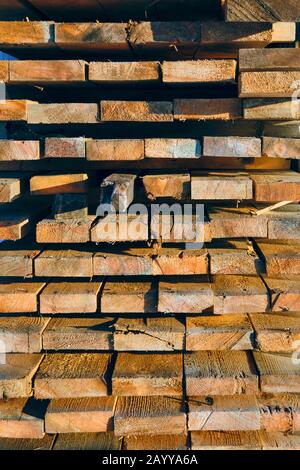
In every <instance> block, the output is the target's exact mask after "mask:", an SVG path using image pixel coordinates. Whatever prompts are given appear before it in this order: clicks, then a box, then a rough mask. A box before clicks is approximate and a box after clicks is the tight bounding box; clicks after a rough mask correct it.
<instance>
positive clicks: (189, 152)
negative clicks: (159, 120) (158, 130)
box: [145, 139, 201, 159]
mask: <svg viewBox="0 0 300 470" xmlns="http://www.w3.org/2000/svg"><path fill="white" fill-rule="evenodd" d="M200 156H201V143H200V141H199V140H195V139H145V158H168V159H190V158H198V157H200Z"/></svg>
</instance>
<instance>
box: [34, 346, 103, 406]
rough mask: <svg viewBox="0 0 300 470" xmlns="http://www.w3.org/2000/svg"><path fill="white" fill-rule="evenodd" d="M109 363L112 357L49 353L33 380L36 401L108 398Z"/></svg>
mask: <svg viewBox="0 0 300 470" xmlns="http://www.w3.org/2000/svg"><path fill="white" fill-rule="evenodd" d="M109 362H110V355H109V354H87V353H79V354H75V353H72V354H63V353H61V354H60V353H57V354H47V355H46V356H45V357H44V359H43V361H42V363H41V365H40V367H39V369H38V372H37V374H36V375H35V378H34V396H35V397H36V398H37V399H54V398H84V397H102V396H106V395H107V394H108V390H107V377H106V374H107V369H108V365H109Z"/></svg>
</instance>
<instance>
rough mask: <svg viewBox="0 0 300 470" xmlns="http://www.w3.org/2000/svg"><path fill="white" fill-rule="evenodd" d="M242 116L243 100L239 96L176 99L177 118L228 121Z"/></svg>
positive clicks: (175, 117)
mask: <svg viewBox="0 0 300 470" xmlns="http://www.w3.org/2000/svg"><path fill="white" fill-rule="evenodd" d="M241 117H242V110H241V102H240V100H239V99H238V98H221V99H218V100H216V99H175V100H174V119H175V120H179V121H185V120H197V121H198V120H221V121H228V120H233V119H240V118H241Z"/></svg>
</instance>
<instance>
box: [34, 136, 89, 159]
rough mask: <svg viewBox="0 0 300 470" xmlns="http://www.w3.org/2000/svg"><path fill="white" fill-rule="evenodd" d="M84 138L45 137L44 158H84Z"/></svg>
mask: <svg viewBox="0 0 300 470" xmlns="http://www.w3.org/2000/svg"><path fill="white" fill-rule="evenodd" d="M85 153H86V152H85V139H84V137H46V139H45V151H44V155H43V157H44V158H85Z"/></svg>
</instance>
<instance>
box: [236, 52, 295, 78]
mask: <svg viewBox="0 0 300 470" xmlns="http://www.w3.org/2000/svg"><path fill="white" fill-rule="evenodd" d="M239 70H240V72H251V71H259V70H269V71H274V72H275V71H283V70H287V71H288V70H290V71H292V70H300V51H299V49H297V48H291V49H288V48H279V47H276V48H274V49H271V48H270V49H241V50H240V52H239Z"/></svg>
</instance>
